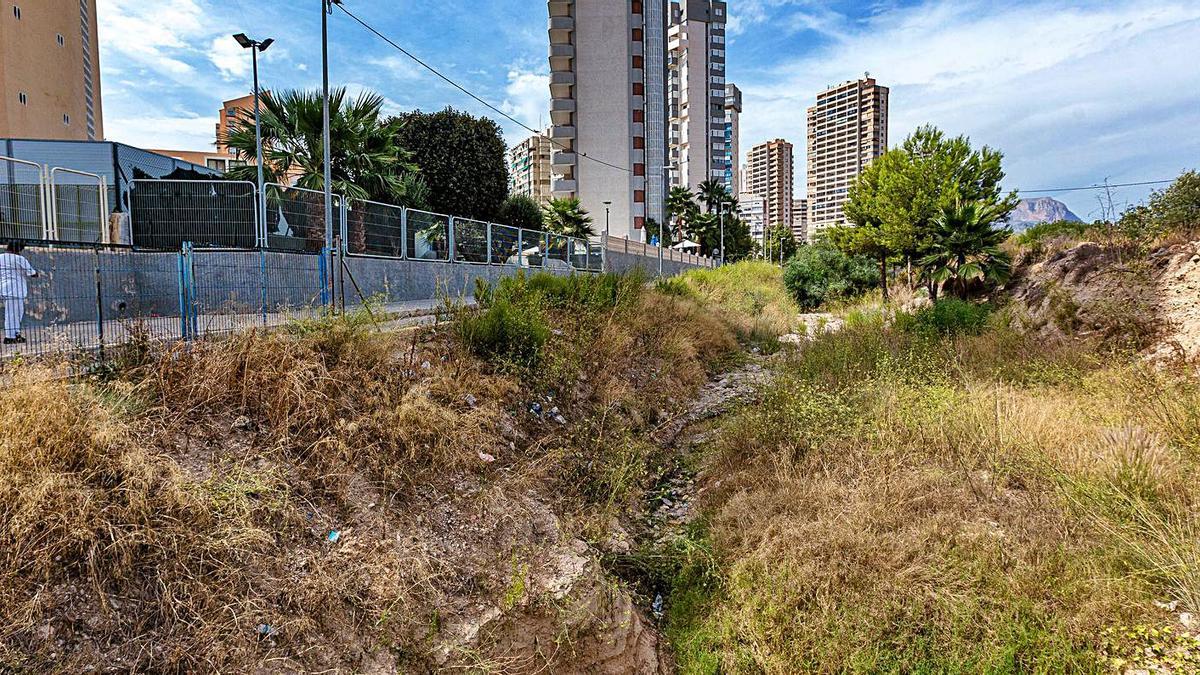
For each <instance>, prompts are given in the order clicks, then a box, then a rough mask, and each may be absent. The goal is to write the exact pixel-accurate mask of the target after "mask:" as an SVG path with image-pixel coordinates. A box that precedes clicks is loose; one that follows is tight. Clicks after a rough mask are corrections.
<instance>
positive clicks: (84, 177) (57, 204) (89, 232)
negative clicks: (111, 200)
mask: <svg viewBox="0 0 1200 675" xmlns="http://www.w3.org/2000/svg"><path fill="white" fill-rule="evenodd" d="M50 195H51V199H50V213H51V214H52V215H51V217H52V218H53V220H54V238H55V239H56V240H58V241H74V242H81V243H85V244H103V243H106V242H107V239H108V188H107V186H105V184H104V178H103V177H101V176H99V175H97V174H94V173H86V172H83V171H75V170H73V169H63V168H61V167H55V168H53V169H50Z"/></svg>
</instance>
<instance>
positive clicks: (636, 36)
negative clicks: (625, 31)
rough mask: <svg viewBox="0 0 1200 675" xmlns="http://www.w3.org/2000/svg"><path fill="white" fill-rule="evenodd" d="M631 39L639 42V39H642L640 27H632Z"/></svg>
mask: <svg viewBox="0 0 1200 675" xmlns="http://www.w3.org/2000/svg"><path fill="white" fill-rule="evenodd" d="M633 41H634V42H641V41H642V29H641V28H634V29H633Z"/></svg>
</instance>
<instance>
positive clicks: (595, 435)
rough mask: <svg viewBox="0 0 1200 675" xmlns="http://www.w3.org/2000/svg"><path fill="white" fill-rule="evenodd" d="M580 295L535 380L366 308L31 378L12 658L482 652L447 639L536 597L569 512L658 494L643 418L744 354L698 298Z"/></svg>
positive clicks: (20, 454)
mask: <svg viewBox="0 0 1200 675" xmlns="http://www.w3.org/2000/svg"><path fill="white" fill-rule="evenodd" d="M576 310H579V308H575V307H559V308H554V309H552V310H548V314H547V318H548V321H549V323H550V325H551V326H552V327H553V328H554V329H555V334H554V336H553V337H552V338H551V340H550V343H549V344H548V345H547V346H546V348H545V354H544V355H543V356H544V359H543V361H542V366H541V367H540V369H539V370H538V371H536V372H522V371H513V370H512V369H510V368H508V367H501V366H500V365H499V364H494V363H488V362H484V361H482V360H480V359H478V358H476V357H474V356H472V355H471V354H470V353H469V352H468V350H467V349H466V348H465V346H464V345H463V344H461V343H460V342H459V341H458V340H457V339H456V337H455V336H456V333H455V331H454V330H447V329H446V328H445V327H443V328H441V329H434V330H432V331H418V332H416V333H408V334H402V335H379V334H375V333H373V332H372V331H371V330H370V329H369V325H368V324H367V323H366V322H363V321H360V320H358V319H357V318H355V317H348V318H345V319H325V320H317V321H313V322H307V323H302V324H295V325H292V326H290V327H288V328H287V329H286V330H281V331H277V332H270V333H265V332H249V333H245V334H239V335H235V336H231V337H229V338H228V339H224V340H218V341H212V342H201V343H192V344H188V345H180V346H177V347H174V348H171V349H169V350H167V351H166V352H165V353H148V352H147V353H141V354H138V355H135V356H134V357H133V358H131V361H130V362H129V364H128V365H130V369H129V370H127V371H125V372H123V373H121V374H120V375H119V377H118V379H114V380H111V381H76V382H72V381H67V380H64V379H61V378H58V377H56V376H53V375H55V374H54V373H49V372H46V371H43V370H40V369H38V368H37V367H36V366H29V367H26V368H22V369H19V370H17V371H15V374H14V375H13V377H14V378H16V379H14V380H13V381H12V382H9V383H8V386H6V387H5V388H4V389H3V390H0V420H2V424H0V594H2V595H3V597H4V598H5V602H4V603H0V627H2V628H0V670H9V669H12V670H18V671H21V670H24V671H29V672H50V671H58V672H80V671H82V670H84V669H86V668H88V667H89V666H91V667H97V668H99V667H111V668H114V669H117V670H132V671H227V672H234V671H243V672H244V671H251V670H254V669H264V670H268V671H274V670H290V671H330V670H342V671H362V670H371V669H382V670H387V669H397V668H398V669H401V670H427V669H430V668H433V667H435V664H437V663H439V662H440V661H439V659H449V661H448V663H449V665H453V664H455V663H457V661H456V659H458V660H465V659H466V657H465V656H462V654H465V653H466V652H461V653H460V651H459V650H458V647H455V648H454V649H451V650H450V654H449V655H448V656H447V655H445V654H442V651H441V650H442V648H443V647H444V646H446V645H458V641H461V640H468V641H469V638H466V637H463V636H466V635H469V634H470V630H471V622H472V621H473V620H474V618H473V617H474V616H475V614H476V613H479V612H482V611H484V609H486V608H488V607H491V606H495V607H499V608H500V609H501V611H503V612H511V613H513V614H514V615H519V614H520V612H523V611H533V610H532V609H531V608H535V607H536V605H537V599H536V598H534V599H531V600H528V601H522V602H514V601H511V599H509V600H506V598H508V597H509V596H511V595H512V592H511V585H512V584H511V581H512V580H511V576H512V571H511V569H512V564H513V563H512V561H513V560H516V559H520V560H522V561H528V563H527V565H528V574H529V576H530V577H531V579H532V578H535V577H537V575H538V574H544V573H547V572H546V570H544V569H542V568H544V567H545V566H546V565H545V564H542V563H544V562H545V560H551V559H552V556H549V555H546V554H544V553H542V552H543V551H546V550H553V549H554V547H556V546H566V545H567V543H568V541H567V540H568V539H569V537H570V536H571V535H570V533H569V532H566V533H564V532H562V531H560V527H559V524H558V517H556V514H555V511H557V512H558V516H559V517H563V518H564V522H565V525H564V526H571V525H572V524H573V523H576V522H577V521H579V520H587V521H588V522H589V523H595V522H599V520H600V517H599V516H597V515H596V514H598V513H605V514H614V513H620V512H623V511H624V510H627V509H628V508H630V506H631V505H632V504H635V503H636V501H637V499H638V496H639V495H640V490H641V489H643V488H644V481H645V478H646V476H647V475H648V469H647V466H646V463H647V462H649V461H650V452H651V450H650V448H648V447H647V446H646V445H645V444H644V443H639V442H638V441H637V439H636V434H637V433H638V430H640V429H644V428H645V427H646V425H650V424H653V423H654V420H655V419H656V417H657V416H658V415H659V414H660V412H659V411H660V410H666V409H670V408H671V407H672V406H674V405H679V404H681V403H682V401H683V399H684V398H686V397H687V396H688V395H689V393H690V392H691V391H693V390H694V389H695V388H696V387H697V386H699V385H700V384H701V383H702V382H703V381H704V380H705V378H706V376H707V374H708V373H709V372H710V370H711V369H714V368H717V367H719V365H720V364H721V363H722V362H723V360H725V359H728V358H729V357H730V356H731V355H732V354H733V353H734V352H735V351H736V350H737V342H736V339H735V338H734V335H733V333H732V331H731V330H730V328H729V327H728V325H727V324H726V323H724V322H723V321H721V320H718V319H715V318H713V317H712V316H711V315H709V314H708V313H706V312H704V311H703V309H702V308H701V307H700V306H699V305H698V304H697V303H696V301H694V300H692V299H687V298H678V297H667V296H663V295H660V294H656V293H651V292H647V293H641V294H639V295H637V296H636V297H635V298H632V299H631V301H630V302H626V303H623V304H621V305H620V306H619V307H615V308H611V309H610V310H606V311H598V310H596V309H595V308H591V309H587V310H586V311H576ZM534 402H538V403H540V404H543V405H544V410H545V411H549V410H550V409H551V408H552V407H557V408H560V410H561V413H562V414H563V415H564V416H565V418H566V419H567V420H569V422H568V423H566V424H563V425H559V424H558V423H556V422H555V421H554V420H553V419H552V417H551V416H550V415H549V414H548V413H546V414H544V416H541V417H539V416H535V415H531V414H530V412H529V407H530V405H531V403H534ZM597 506H600V507H601V508H596V507H597ZM334 531H336V532H337V533H338V535H337V536H338V539H337V541H336V542H331V541H329V536H330V533H331V532H334ZM539 561H541V562H539ZM523 569H525V568H523ZM480 608H484V609H480ZM564 620H565V619H564ZM546 629H547V630H548V631H550V632H549V633H548V634H547V635H545V636H542V638H543V639H544V640H547V641H551V642H552V641H553V640H554V639H555V638H556V635H555V634H554V632H555V631H556V630H557V628H556V627H555V626H548V627H547V628H546ZM440 654H441V656H439V655H440ZM456 655H457V656H456ZM484 658H486V655H484Z"/></svg>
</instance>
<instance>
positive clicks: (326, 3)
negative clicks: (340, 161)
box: [321, 0, 342, 247]
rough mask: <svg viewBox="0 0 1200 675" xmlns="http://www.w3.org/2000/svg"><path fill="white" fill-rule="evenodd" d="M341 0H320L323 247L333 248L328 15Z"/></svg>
mask: <svg viewBox="0 0 1200 675" xmlns="http://www.w3.org/2000/svg"><path fill="white" fill-rule="evenodd" d="M335 4H336V5H340V4H342V0H321V93H322V96H321V107H322V120H323V124H324V126H323V127H322V132H321V144H322V145H323V146H324V148H323V149H324V151H325V246H326V247H331V246H333V158H332V153H331V151H330V148H329V144H330V133H329V15H330V14H332V13H333V6H334V5H335Z"/></svg>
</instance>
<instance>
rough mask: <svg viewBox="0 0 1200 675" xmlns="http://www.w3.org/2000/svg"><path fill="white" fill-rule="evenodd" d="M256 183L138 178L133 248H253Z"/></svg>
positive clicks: (132, 197)
mask: <svg viewBox="0 0 1200 675" xmlns="http://www.w3.org/2000/svg"><path fill="white" fill-rule="evenodd" d="M257 199H258V198H257V190H256V189H255V187H254V184H253V183H249V182H242V181H224V180H198V181H196V180H135V181H132V182H131V184H130V190H129V211H130V223H131V226H132V228H133V245H134V246H137V247H139V248H151V249H159V250H179V249H180V248H181V247H182V246H183V243H184V242H185V241H187V242H192V244H193V245H194V246H197V247H201V248H235V249H238V248H240V249H250V248H254V247H255V246H257V245H259V244H260V243H261V238H260V236H259V228H258V225H257V222H258V218H257V216H256V214H257V212H258V206H257Z"/></svg>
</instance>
